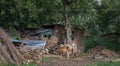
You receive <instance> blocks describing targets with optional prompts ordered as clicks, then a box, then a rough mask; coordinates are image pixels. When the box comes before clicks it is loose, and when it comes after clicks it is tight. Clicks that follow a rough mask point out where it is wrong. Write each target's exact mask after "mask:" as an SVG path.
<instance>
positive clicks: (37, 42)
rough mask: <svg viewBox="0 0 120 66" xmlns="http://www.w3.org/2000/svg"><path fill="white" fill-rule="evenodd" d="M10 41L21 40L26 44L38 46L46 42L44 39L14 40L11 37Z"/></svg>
mask: <svg viewBox="0 0 120 66" xmlns="http://www.w3.org/2000/svg"><path fill="white" fill-rule="evenodd" d="M12 42H23V43H25V44H28V45H38V46H43V47H44V46H45V45H46V42H45V41H38V40H16V39H12Z"/></svg>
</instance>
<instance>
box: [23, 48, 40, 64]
mask: <svg viewBox="0 0 120 66" xmlns="http://www.w3.org/2000/svg"><path fill="white" fill-rule="evenodd" d="M23 56H24V58H25V59H26V61H25V63H26V64H31V63H37V64H39V63H40V62H41V61H42V52H41V51H40V50H36V49H29V50H27V52H26V53H24V54H23Z"/></svg>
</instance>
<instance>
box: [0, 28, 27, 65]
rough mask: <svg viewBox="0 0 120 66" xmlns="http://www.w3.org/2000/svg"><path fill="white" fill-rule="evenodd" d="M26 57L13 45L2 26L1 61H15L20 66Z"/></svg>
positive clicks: (0, 38) (0, 31)
mask: <svg viewBox="0 0 120 66" xmlns="http://www.w3.org/2000/svg"><path fill="white" fill-rule="evenodd" d="M23 61H25V59H24V57H23V56H22V55H21V53H19V51H18V50H17V49H16V48H15V46H14V45H13V43H12V41H11V38H10V37H9V36H8V35H7V34H6V32H5V31H4V30H3V29H2V28H1V27H0V63H6V64H7V63H15V64H17V65H18V66H20V65H21V64H23Z"/></svg>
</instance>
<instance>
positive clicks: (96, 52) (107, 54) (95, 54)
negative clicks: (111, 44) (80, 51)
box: [86, 46, 119, 59]
mask: <svg viewBox="0 0 120 66" xmlns="http://www.w3.org/2000/svg"><path fill="white" fill-rule="evenodd" d="M86 55H88V56H89V57H91V58H94V59H103V58H118V57H119V55H118V54H116V53H115V52H113V51H110V50H108V49H105V48H104V47H101V46H96V47H95V48H92V49H90V50H89V51H88V52H87V53H86Z"/></svg>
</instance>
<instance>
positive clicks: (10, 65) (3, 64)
mask: <svg viewBox="0 0 120 66" xmlns="http://www.w3.org/2000/svg"><path fill="white" fill-rule="evenodd" d="M0 66H17V65H16V64H14V63H8V64H5V63H1V64H0ZM21 66H38V65H37V64H29V65H28V64H23V65H21Z"/></svg>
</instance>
